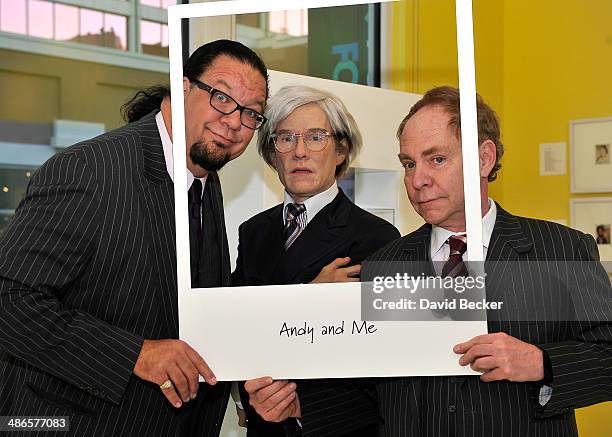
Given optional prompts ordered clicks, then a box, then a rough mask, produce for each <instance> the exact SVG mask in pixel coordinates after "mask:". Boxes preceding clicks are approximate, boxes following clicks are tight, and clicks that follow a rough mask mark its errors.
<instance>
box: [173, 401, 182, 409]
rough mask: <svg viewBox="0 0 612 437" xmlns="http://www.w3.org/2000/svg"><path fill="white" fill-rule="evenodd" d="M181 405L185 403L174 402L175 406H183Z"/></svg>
mask: <svg viewBox="0 0 612 437" xmlns="http://www.w3.org/2000/svg"><path fill="white" fill-rule="evenodd" d="M181 405H183V404H181V403H180V402H176V403H175V404H174V406H175V407H176V408H181Z"/></svg>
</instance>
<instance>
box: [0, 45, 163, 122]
mask: <svg viewBox="0 0 612 437" xmlns="http://www.w3.org/2000/svg"><path fill="white" fill-rule="evenodd" d="M0 59H1V60H2V63H1V66H0V95H1V96H2V104H0V119H2V120H14V121H23V122H31V123H51V122H52V121H53V120H55V119H68V120H77V121H89V122H97V123H104V125H105V127H106V130H110V129H114V128H116V127H119V126H121V125H123V124H124V123H123V121H122V120H121V116H120V113H119V108H120V107H121V105H122V104H123V103H125V101H126V100H127V99H128V98H129V97H131V96H132V95H133V94H134V93H135V91H136V90H138V89H139V88H141V87H146V86H149V85H153V84H156V83H168V82H169V79H168V75H167V74H161V73H156V72H150V71H143V70H135V69H130V68H123V67H114V66H109V65H103V64H96V63H93V62H83V61H75V60H71V59H65V58H58V57H53V56H44V55H38V54H31V53H25V52H18V51H13V50H4V49H0Z"/></svg>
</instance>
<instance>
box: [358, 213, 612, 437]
mask: <svg viewBox="0 0 612 437" xmlns="http://www.w3.org/2000/svg"><path fill="white" fill-rule="evenodd" d="M430 235H431V227H430V226H429V225H424V226H423V227H421V228H420V229H418V230H417V231H415V232H413V233H412V234H409V235H407V236H405V237H403V238H401V239H400V240H397V241H395V242H393V243H391V244H389V245H388V246H386V247H385V248H383V249H381V250H380V251H379V252H377V253H376V254H374V255H373V256H372V257H370V258H369V259H368V260H369V261H389V260H397V261H411V260H412V261H423V260H429V259H430V255H429V244H430ZM536 260H537V261H565V260H567V261H591V262H590V263H584V264H583V265H584V267H583V268H580V267H577V268H576V269H575V270H573V271H571V272H569V273H571V275H570V276H572V277H574V275H575V278H574V279H575V281H572V282H571V284H572V286H575V287H576V288H575V289H572V290H570V291H569V292H570V293H572V294H573V296H577V297H578V296H583V297H584V296H587V297H588V296H589V295H590V294H592V293H594V292H596V291H597V292H598V293H602V295H603V296H605V300H603V301H600V304H601V308H598V309H597V312H593V311H590V313H592V314H596V315H597V316H598V319H595V320H593V319H590V320H591V323H585V322H569V321H565V322H564V321H563V319H562V318H558V321H548V322H537V321H516V319H515V321H509V320H505V321H504V320H499V319H498V320H497V321H491V320H490V319H489V320H490V321H489V322H488V325H489V327H488V329H489V332H499V331H503V332H507V333H508V334H509V335H512V336H514V337H517V338H519V339H521V340H523V341H526V342H529V343H532V344H536V345H538V346H540V347H541V348H543V349H544V350H546V351H547V352H548V354H549V356H550V359H551V363H552V368H553V378H554V379H553V382H552V384H550V385H551V386H552V387H553V391H552V397H551V399H550V400H549V401H548V403H547V404H546V405H545V407H541V406H540V405H539V402H538V393H539V389H540V384H538V383H510V382H494V383H483V382H481V381H480V379H479V378H478V377H415V378H385V379H382V380H381V381H380V382H379V384H378V387H377V391H378V397H379V408H380V411H381V415H382V417H383V431H384V432H383V435H384V436H386V437H404V436H411V437H412V436H414V437H417V436H418V437H421V436H427V437H438V436H445V437H448V436H453V437H481V436H495V437H506V436H507V437H525V436H529V437H536V436H538V437H539V436H542V437H544V436H547V437H562V436H576V435H577V430H576V422H575V416H574V408H578V407H583V406H587V405H590V404H594V403H597V402H602V401H606V400H611V399H612V297H611V296H612V290H611V289H610V282H609V279H608V277H607V274H606V273H605V271H604V270H603V268H601V265H597V264H596V263H594V262H592V261H598V260H599V255H598V251H597V247H596V245H595V242H594V240H593V238H592V237H591V236H588V235H585V234H582V233H580V232H578V231H576V230H573V229H569V228H567V227H564V226H561V225H557V224H555V223H550V222H545V221H540V220H533V219H527V218H522V217H517V216H514V215H511V214H509V213H508V212H506V211H504V210H503V209H502V208H500V207H499V206H498V213H497V220H496V223H495V228H494V230H493V234H492V236H491V241H490V244H489V249H488V253H487V264H485V269H486V271H487V272H489V271H490V269H489V268H488V267H487V265H488V266H491V265H493V264H494V263H493V261H536ZM516 264H517V265H518V263H516ZM577 264H579V263H574V264H572V265H574V266H576V265H577ZM520 265H521V266H522V265H524V264H520ZM564 265H565V266H566V268H567V269H571V267H568V266H567V264H564V263H559V266H560V268H563V266H564ZM596 266H597V267H596ZM521 268H522V267H520V266H519V267H518V269H519V271H516V268H515V270H514V272H513V275H512V276H511V277H510V276H508V275H506V276H504V275H503V274H502V275H501V277H500V278H499V279H500V281H498V283H499V284H503V288H504V290H505V295H504V296H503V297H504V300H506V301H507V300H508V299H512V300H513V305H516V307H517V308H519V310H521V309H523V310H525V311H527V310H528V308H529V307H530V306H536V305H542V306H546V307H547V309H550V308H557V307H558V306H559V307H560V305H559V302H560V301H562V300H563V299H564V298H563V296H557V295H555V296H550V295H548V296H544V298H545V299H547V300H546V302H548V303H542V302H541V299H540V298H538V297H536V296H535V295H534V294H532V293H529V292H526V291H525V290H528V289H529V286H528V284H527V282H529V281H530V279H531V278H529V277H528V276H527V271H521ZM565 273H568V272H565ZM538 287H539V286H538ZM540 288H542V287H540ZM532 289H533V286H532ZM548 289H550V291H551V292H554V291H558V289H551V288H550V287H549V288H548ZM489 291H490V290H489V286H487V296H488V298H489V300H498V299H491V296H489ZM547 293H548V292H547ZM577 300H580V299H577ZM592 301H593V300H591V302H592ZM521 305H524V307H521ZM555 311H556V310H555ZM565 320H568V319H565ZM466 340H468V339H466ZM415 353H418V351H415Z"/></svg>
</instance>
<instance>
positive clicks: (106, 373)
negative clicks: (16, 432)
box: [0, 40, 268, 437]
mask: <svg viewBox="0 0 612 437" xmlns="http://www.w3.org/2000/svg"><path fill="white" fill-rule="evenodd" d="M183 72H184V79H183V92H184V97H185V130H186V153H187V170H188V183H189V196H190V204H189V206H190V239H191V259H192V266H191V271H192V285H193V286H194V287H195V286H197V287H211V286H227V285H229V282H230V263H229V253H228V246H227V237H226V233H225V224H224V217H223V200H222V197H221V190H220V186H219V179H218V177H217V174H216V171H217V170H218V169H220V168H221V167H222V166H223V165H224V164H225V163H226V162H228V161H229V160H231V159H234V158H237V157H238V156H240V155H241V154H242V153H243V152H244V150H245V148H246V146H247V144H248V143H249V141H250V140H251V138H252V136H253V133H254V131H255V130H256V129H257V128H259V127H260V126H261V125H262V124H263V123H264V122H265V118H264V117H263V116H262V115H261V114H262V113H263V111H264V109H265V104H266V100H267V95H268V84H267V82H268V74H267V70H266V67H265V65H264V64H263V62H262V61H261V59H260V58H259V57H258V56H257V55H256V54H255V53H254V52H252V51H251V50H250V49H248V48H247V47H245V46H243V45H242V44H240V43H237V42H233V41H227V40H220V41H214V42H211V43H209V44H206V45H204V46H202V47H200V48H199V49H198V50H196V51H195V52H194V53H193V54H192V55H191V56H190V58H189V59H188V60H187V62H186V63H185V65H184V71H183ZM123 109H124V114H126V116H127V118H128V120H129V121H130V123H129V124H128V125H126V126H125V127H123V128H120V129H117V130H115V131H112V132H108V133H106V134H104V135H102V136H100V137H97V138H94V139H91V140H88V141H84V142H82V143H80V144H77V145H75V146H72V147H70V148H68V149H67V150H65V151H63V152H62V153H59V154H57V155H55V156H54V157H53V158H51V159H50V160H49V161H47V163H45V164H44V165H43V166H42V167H41V168H40V169H39V170H38V171H37V172H36V174H35V175H34V176H33V177H32V180H31V183H30V186H29V187H28V191H27V193H26V197H25V199H24V201H23V202H22V203H21V204H20V206H19V208H18V209H17V211H16V213H15V217H14V219H13V221H12V222H11V223H10V224H9V226H8V228H7V229H6V231H5V232H4V234H3V235H2V239H1V240H0V369H2V370H1V375H2V378H0V393H1V396H0V416H68V419H69V421H68V426H69V430H70V434H71V435H78V436H110V435H112V436H181V435H183V436H197V435H199V436H206V437H209V436H216V435H218V434H219V431H220V428H221V421H222V419H223V415H224V412H225V408H226V405H227V400H228V395H229V386H228V384H222V383H217V384H216V380H215V377H214V374H213V372H212V371H211V369H209V368H208V366H207V364H206V362H205V360H204V358H203V357H201V356H200V355H198V353H197V352H195V351H194V350H193V349H192V348H191V347H190V346H189V345H187V344H186V343H184V342H182V341H180V340H178V339H177V338H178V310H177V285H176V268H175V266H176V253H175V228H174V213H173V207H174V194H173V190H174V188H173V180H172V178H173V162H172V128H173V126H172V119H171V102H170V96H169V92H168V88H167V87H154V88H152V89H149V90H147V91H144V92H142V93H140V94H139V95H138V96H137V97H136V98H135V99H133V100H132V101H131V102H129V103H128V104H127V105H126V106H124V108H123ZM179 129H182V126H179ZM200 375H201V376H203V377H204V379H205V380H206V381H207V383H208V384H199V383H198V377H199V376H200ZM62 435H65V434H62Z"/></svg>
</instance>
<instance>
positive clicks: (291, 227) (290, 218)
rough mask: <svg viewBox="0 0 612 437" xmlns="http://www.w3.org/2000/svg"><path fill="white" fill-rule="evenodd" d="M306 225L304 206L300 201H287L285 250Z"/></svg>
mask: <svg viewBox="0 0 612 437" xmlns="http://www.w3.org/2000/svg"><path fill="white" fill-rule="evenodd" d="M305 227H306V206H304V204H302V203H288V204H287V215H286V217H285V229H284V232H283V233H284V236H285V250H287V249H289V247H290V246H291V245H292V244H293V242H294V241H295V240H296V239H297V237H298V236H299V235H300V233H301V232H302V231H303V230H304V228H305Z"/></svg>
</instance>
